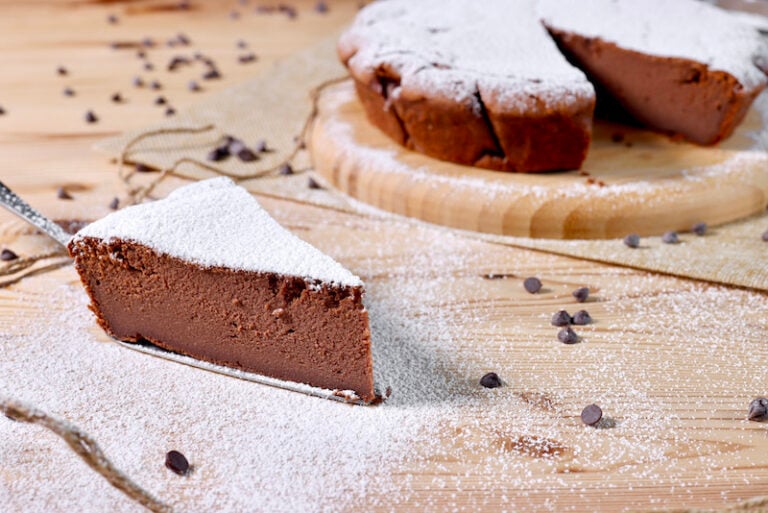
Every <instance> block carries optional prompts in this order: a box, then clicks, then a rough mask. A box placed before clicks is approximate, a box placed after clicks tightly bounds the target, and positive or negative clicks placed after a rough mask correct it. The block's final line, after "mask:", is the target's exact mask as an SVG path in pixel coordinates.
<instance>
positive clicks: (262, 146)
mask: <svg viewBox="0 0 768 513" xmlns="http://www.w3.org/2000/svg"><path fill="white" fill-rule="evenodd" d="M253 149H254V150H255V151H256V152H257V153H265V152H267V151H269V150H268V149H267V141H265V140H264V139H259V140H258V141H256V145H255V146H254V147H253ZM289 174H290V173H289Z"/></svg>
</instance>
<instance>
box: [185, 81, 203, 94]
mask: <svg viewBox="0 0 768 513" xmlns="http://www.w3.org/2000/svg"><path fill="white" fill-rule="evenodd" d="M187 89H189V90H190V91H192V92H193V93H195V92H197V91H200V90H201V89H202V87H200V84H198V83H197V82H195V81H194V80H190V81H189V83H188V84H187Z"/></svg>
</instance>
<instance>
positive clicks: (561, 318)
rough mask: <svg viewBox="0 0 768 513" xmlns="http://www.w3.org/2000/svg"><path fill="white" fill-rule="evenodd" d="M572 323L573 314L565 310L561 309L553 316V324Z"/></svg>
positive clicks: (566, 324) (563, 324)
mask: <svg viewBox="0 0 768 513" xmlns="http://www.w3.org/2000/svg"><path fill="white" fill-rule="evenodd" d="M569 324H571V316H570V315H569V314H568V312H566V311H565V310H560V311H559V312H557V313H556V314H555V315H553V316H552V326H568V325H569Z"/></svg>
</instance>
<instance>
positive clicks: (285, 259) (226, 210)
mask: <svg viewBox="0 0 768 513" xmlns="http://www.w3.org/2000/svg"><path fill="white" fill-rule="evenodd" d="M75 237H76V238H83V237H95V238H99V239H104V240H110V239H124V240H129V241H133V242H137V243H140V244H144V245H146V246H149V247H151V248H153V249H155V250H156V251H158V252H160V253H164V254H167V255H171V256H174V257H178V258H181V259H184V260H188V261H190V262H193V263H196V264H198V265H201V266H204V267H229V268H232V269H238V270H244V271H254V272H268V273H278V274H282V275H286V276H299V277H303V278H306V279H310V280H322V281H326V282H330V283H334V284H337V285H342V286H355V287H356V286H362V282H361V281H360V279H359V278H358V277H357V276H355V275H353V274H352V273H351V272H349V271H348V270H346V269H344V267H342V266H341V265H340V264H339V263H338V262H336V261H334V260H333V259H332V258H331V257H329V256H327V255H325V254H323V253H322V252H320V251H318V250H317V249H315V248H314V247H312V246H310V245H309V244H307V243H306V242H304V241H302V240H301V239H299V238H298V237H296V236H294V235H293V234H291V233H290V232H288V231H287V230H285V229H284V228H283V227H281V226H280V225H279V224H278V223H277V222H276V221H275V220H274V219H272V217H270V215H269V214H268V213H267V212H266V211H265V210H264V209H263V208H261V206H260V205H259V204H258V203H257V202H256V200H255V199H254V197H253V196H251V195H250V194H249V193H248V192H247V191H246V190H245V189H243V188H241V187H238V186H236V185H235V184H234V182H232V180H230V179H229V178H223V177H222V178H212V179H210V180H205V181H202V182H197V183H194V184H191V185H188V186H186V187H182V188H180V189H178V190H176V191H174V192H173V193H171V194H170V195H169V196H168V197H167V198H165V199H163V200H160V201H155V202H152V203H146V204H142V205H136V206H132V207H128V208H125V209H122V210H120V211H118V212H115V213H113V214H110V215H108V216H106V217H105V218H103V219H100V220H98V221H96V222H94V223H92V224H90V225H88V226H86V227H85V228H84V229H82V230H80V231H79V232H78V233H77V235H76V236H75Z"/></svg>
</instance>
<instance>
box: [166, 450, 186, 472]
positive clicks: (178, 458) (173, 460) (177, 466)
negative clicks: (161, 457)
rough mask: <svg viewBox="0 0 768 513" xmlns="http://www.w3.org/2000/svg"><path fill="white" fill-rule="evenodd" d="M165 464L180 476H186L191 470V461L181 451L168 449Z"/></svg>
mask: <svg viewBox="0 0 768 513" xmlns="http://www.w3.org/2000/svg"><path fill="white" fill-rule="evenodd" d="M165 466H166V467H168V468H169V469H170V470H171V471H173V472H174V473H176V474H178V475H180V476H185V475H187V473H188V472H189V461H187V457H186V456H184V455H183V454H181V453H180V452H179V451H168V453H167V454H166V455H165Z"/></svg>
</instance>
